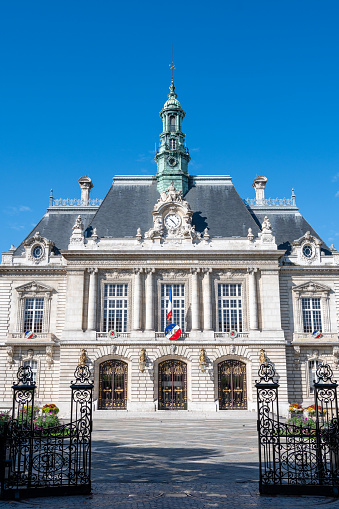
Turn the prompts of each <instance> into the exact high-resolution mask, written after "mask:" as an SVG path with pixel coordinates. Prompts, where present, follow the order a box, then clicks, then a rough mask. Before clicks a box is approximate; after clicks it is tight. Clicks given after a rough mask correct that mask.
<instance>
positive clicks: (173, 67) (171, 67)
mask: <svg viewBox="0 0 339 509" xmlns="http://www.w3.org/2000/svg"><path fill="white" fill-rule="evenodd" d="M170 69H172V81H173V70H174V69H175V65H174V63H173V44H172V64H170Z"/></svg>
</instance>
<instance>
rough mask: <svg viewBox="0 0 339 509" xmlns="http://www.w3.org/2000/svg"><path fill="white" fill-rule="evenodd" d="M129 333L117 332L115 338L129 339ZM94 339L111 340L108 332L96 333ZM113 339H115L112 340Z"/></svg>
mask: <svg viewBox="0 0 339 509" xmlns="http://www.w3.org/2000/svg"><path fill="white" fill-rule="evenodd" d="M130 335H131V333H130V332H117V335H116V338H129V337H130ZM96 339H111V338H110V337H109V336H108V332H96ZM114 339H115V338H114Z"/></svg>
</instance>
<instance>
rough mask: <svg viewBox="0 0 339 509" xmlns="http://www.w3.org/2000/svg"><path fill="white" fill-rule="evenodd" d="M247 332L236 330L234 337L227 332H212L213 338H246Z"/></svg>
mask: <svg viewBox="0 0 339 509" xmlns="http://www.w3.org/2000/svg"><path fill="white" fill-rule="evenodd" d="M248 337H249V332H237V335H236V336H235V337H232V336H230V335H229V332H215V333H214V339H221V338H222V339H239V338H240V339H242V338H248Z"/></svg>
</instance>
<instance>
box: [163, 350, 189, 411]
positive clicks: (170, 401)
mask: <svg viewBox="0 0 339 509" xmlns="http://www.w3.org/2000/svg"><path fill="white" fill-rule="evenodd" d="M159 410H187V366H186V364H185V363H184V362H181V361H179V360H168V361H164V362H162V363H161V364H159Z"/></svg>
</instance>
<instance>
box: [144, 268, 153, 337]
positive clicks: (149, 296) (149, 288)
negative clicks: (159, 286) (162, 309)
mask: <svg viewBox="0 0 339 509" xmlns="http://www.w3.org/2000/svg"><path fill="white" fill-rule="evenodd" d="M153 272H154V269H146V273H147V277H146V324H145V329H146V330H154V295H153Z"/></svg>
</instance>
